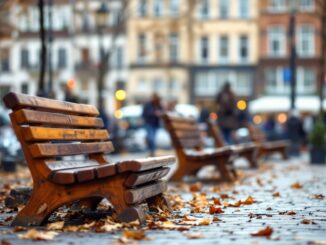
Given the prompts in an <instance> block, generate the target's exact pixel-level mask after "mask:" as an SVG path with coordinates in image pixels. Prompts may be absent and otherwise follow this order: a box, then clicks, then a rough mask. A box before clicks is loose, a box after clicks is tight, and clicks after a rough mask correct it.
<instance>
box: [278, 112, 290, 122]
mask: <svg viewBox="0 0 326 245" xmlns="http://www.w3.org/2000/svg"><path fill="white" fill-rule="evenodd" d="M287 120H288V117H287V115H286V114H285V113H280V114H278V115H277V121H278V122H279V123H281V124H283V123H285V122H286V121H287Z"/></svg>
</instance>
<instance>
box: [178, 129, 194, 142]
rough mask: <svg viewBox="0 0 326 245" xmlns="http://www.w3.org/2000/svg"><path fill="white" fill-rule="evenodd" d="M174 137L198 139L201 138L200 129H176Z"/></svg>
mask: <svg viewBox="0 0 326 245" xmlns="http://www.w3.org/2000/svg"><path fill="white" fill-rule="evenodd" d="M173 138H177V139H197V140H200V132H199V131H190V132H188V131H183V130H176V131H175V132H174V135H173Z"/></svg>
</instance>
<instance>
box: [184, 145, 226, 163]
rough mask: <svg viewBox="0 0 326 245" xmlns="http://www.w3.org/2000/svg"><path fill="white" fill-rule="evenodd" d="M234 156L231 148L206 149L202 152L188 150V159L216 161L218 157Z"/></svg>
mask: <svg viewBox="0 0 326 245" xmlns="http://www.w3.org/2000/svg"><path fill="white" fill-rule="evenodd" d="M231 154H232V150H231V148H230V147H228V146H226V147H221V148H218V149H216V148H211V149H205V150H201V151H194V150H187V151H186V157H187V158H189V159H196V160H205V159H206V160H209V159H213V160H215V161H217V160H218V157H221V156H230V155H231Z"/></svg>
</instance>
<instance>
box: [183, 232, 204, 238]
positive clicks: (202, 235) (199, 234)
mask: <svg viewBox="0 0 326 245" xmlns="http://www.w3.org/2000/svg"><path fill="white" fill-rule="evenodd" d="M186 237H187V238H188V239H201V238H204V234H203V233H201V232H194V233H188V234H186Z"/></svg>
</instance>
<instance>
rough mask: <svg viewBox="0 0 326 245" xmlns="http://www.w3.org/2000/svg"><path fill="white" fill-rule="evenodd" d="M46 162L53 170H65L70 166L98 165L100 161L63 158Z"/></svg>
mask: <svg viewBox="0 0 326 245" xmlns="http://www.w3.org/2000/svg"><path fill="white" fill-rule="evenodd" d="M45 164H46V165H47V166H48V168H49V169H51V170H52V171H55V170H64V169H70V168H80V167H91V166H98V165H99V164H98V162H96V161H92V160H87V161H78V160H62V161H45Z"/></svg>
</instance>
